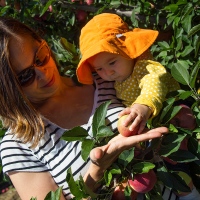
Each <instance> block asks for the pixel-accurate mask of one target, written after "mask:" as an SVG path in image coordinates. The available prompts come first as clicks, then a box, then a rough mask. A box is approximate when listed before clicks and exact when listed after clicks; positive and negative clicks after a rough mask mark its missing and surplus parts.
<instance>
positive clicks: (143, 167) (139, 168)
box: [132, 162, 155, 174]
mask: <svg viewBox="0 0 200 200" xmlns="http://www.w3.org/2000/svg"><path fill="white" fill-rule="evenodd" d="M154 167H155V165H154V164H153V163H151V162H139V163H136V164H134V165H133V166H132V172H133V173H134V174H143V173H148V172H149V170H150V169H153V168H154Z"/></svg>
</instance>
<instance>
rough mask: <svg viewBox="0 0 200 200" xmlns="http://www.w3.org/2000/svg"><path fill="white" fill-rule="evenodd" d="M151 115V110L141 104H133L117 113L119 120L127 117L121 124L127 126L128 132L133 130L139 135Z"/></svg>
mask: <svg viewBox="0 0 200 200" xmlns="http://www.w3.org/2000/svg"><path fill="white" fill-rule="evenodd" d="M151 114H152V110H151V109H150V108H149V107H148V106H146V105H142V104H133V105H132V106H131V107H127V108H125V109H124V110H123V111H121V112H120V113H119V118H120V117H122V116H123V115H128V117H126V119H125V120H124V122H123V125H124V126H126V127H127V126H129V130H130V131H133V130H135V129H137V130H138V134H140V133H141V132H142V131H143V130H144V128H145V126H146V122H147V120H148V119H149V117H150V116H151Z"/></svg>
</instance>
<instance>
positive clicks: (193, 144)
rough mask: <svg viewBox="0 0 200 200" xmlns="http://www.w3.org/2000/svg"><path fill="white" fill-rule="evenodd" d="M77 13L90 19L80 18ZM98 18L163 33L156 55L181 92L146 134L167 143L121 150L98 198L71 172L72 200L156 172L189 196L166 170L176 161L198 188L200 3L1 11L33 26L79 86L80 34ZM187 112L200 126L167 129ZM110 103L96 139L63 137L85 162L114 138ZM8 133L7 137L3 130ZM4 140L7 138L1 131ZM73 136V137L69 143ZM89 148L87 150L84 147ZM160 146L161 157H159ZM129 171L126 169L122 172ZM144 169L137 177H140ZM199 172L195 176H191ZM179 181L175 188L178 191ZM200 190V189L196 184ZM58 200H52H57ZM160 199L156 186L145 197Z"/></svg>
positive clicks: (105, 3) (19, 6) (26, 0)
mask: <svg viewBox="0 0 200 200" xmlns="http://www.w3.org/2000/svg"><path fill="white" fill-rule="evenodd" d="M80 10H82V11H84V12H85V13H86V15H84V16H85V17H84V18H82V19H81V18H80ZM101 12H112V13H117V14H119V15H121V17H122V18H123V19H124V20H125V21H126V22H127V23H128V24H129V26H130V27H141V28H153V29H157V30H159V31H160V34H159V37H158V40H157V41H156V43H155V44H154V45H153V46H152V48H151V50H152V52H153V54H154V57H155V58H156V60H158V61H159V62H161V63H162V64H163V65H164V66H165V67H166V68H167V70H168V71H169V72H170V73H171V74H172V76H173V77H174V78H175V79H176V80H177V81H178V82H179V83H180V85H181V89H180V90H178V91H176V92H174V93H171V94H169V96H168V97H167V99H166V101H165V102H164V106H163V110H162V111H161V113H160V114H159V115H158V116H157V117H156V118H154V119H153V120H152V121H149V122H148V128H154V127H159V126H167V127H169V129H170V133H169V134H168V135H166V136H164V137H163V138H162V139H154V140H152V141H151V142H150V143H143V144H142V147H143V148H142V149H141V151H140V156H139V157H137V158H136V157H135V149H134V148H133V149H130V150H129V151H124V152H123V153H122V154H121V155H120V157H119V159H118V160H117V161H116V162H115V163H114V164H113V165H112V166H111V168H110V169H108V170H107V171H106V172H105V176H104V178H103V179H102V180H101V181H102V182H101V183H102V185H103V187H102V190H101V193H100V194H99V195H98V196H96V195H95V194H93V193H91V192H90V191H88V189H87V188H86V186H85V185H84V182H83V180H82V178H81V177H80V180H79V181H75V180H73V177H72V175H71V173H70V170H69V171H68V175H67V177H66V181H68V183H69V185H70V186H71V187H73V188H75V186H76V188H78V189H77V190H73V191H72V192H73V194H74V195H75V199H81V198H83V197H85V196H87V195H89V196H91V197H92V198H93V199H106V198H108V197H109V196H110V195H111V194H112V192H113V189H114V187H115V185H113V183H114V182H116V181H117V182H120V181H123V180H124V179H125V178H127V176H128V174H127V171H128V172H130V173H131V174H132V176H133V177H134V173H136V172H138V173H143V172H144V171H148V170H150V169H152V168H154V170H156V174H157V176H158V179H159V181H161V182H163V184H164V185H166V186H168V187H170V188H173V190H175V191H177V190H180V189H181V190H182V191H187V190H188V188H187V187H186V185H185V183H184V181H183V180H182V179H180V178H179V177H177V174H175V173H174V172H173V171H170V170H168V169H167V167H166V165H165V162H163V157H169V158H170V159H172V160H173V161H176V162H181V163H188V165H189V166H190V167H191V168H192V169H193V173H192V178H193V181H194V183H199V177H198V176H199V174H200V163H199V159H200V145H199V143H198V141H199V139H200V128H199V125H200V114H199V113H200V112H199V109H200V105H199V103H200V97H199V94H200V75H199V68H200V24H199V21H200V2H199V1H198V0H191V1H187V0H179V1H173V0H170V1H168V0H164V1H162V2H160V1H156V0H151V1H147V0H139V1H136V0H94V2H93V4H91V5H87V3H86V1H82V0H79V1H71V0H66V1H56V0H49V1H45V0H43V1H42V0H41V1H40V0H33V1H30V0H7V1H6V5H4V6H2V7H0V16H11V17H13V18H16V19H19V20H20V21H22V22H24V23H26V24H27V25H29V26H31V27H33V28H34V29H35V30H37V31H38V33H39V34H40V35H41V36H42V37H43V38H45V39H46V40H47V41H48V43H49V45H50V46H51V49H52V51H53V53H54V55H55V59H56V61H57V62H58V64H59V70H60V73H61V74H62V75H67V76H71V77H73V78H75V79H76V75H75V70H76V67H77V64H78V61H79V58H80V56H81V55H80V52H79V45H78V37H79V34H80V30H81V28H82V27H83V26H84V25H85V23H86V22H87V21H88V20H89V19H91V18H92V17H93V16H94V15H96V14H98V13H101ZM182 102H184V103H185V104H187V105H189V106H190V107H191V109H192V111H193V113H194V115H195V117H196V123H197V127H196V129H195V130H194V131H191V130H187V129H184V128H181V127H175V126H173V125H171V124H170V120H171V119H172V118H173V117H174V116H175V115H176V113H177V112H178V111H179V109H180V108H179V106H177V105H178V104H179V103H182ZM108 106H109V102H106V103H104V104H102V105H101V106H100V107H99V108H98V109H97V111H96V113H95V116H94V119H93V125H92V130H93V134H94V135H93V137H91V136H89V135H88V133H87V131H86V130H84V129H83V128H81V127H75V128H74V129H72V130H70V131H69V132H67V133H65V134H64V136H63V139H65V140H81V141H82V148H83V151H82V157H83V159H86V158H87V157H88V155H89V152H90V150H91V149H92V148H94V147H96V146H98V145H102V144H105V143H106V142H107V141H108V140H109V139H110V138H111V137H113V133H112V131H111V130H110V129H109V128H108V127H107V126H106V125H105V120H104V118H105V115H106V111H107V107H108ZM2 131H3V130H2ZM1 133H2V135H3V134H4V132H1ZM71 135H73V136H75V137H71ZM184 139H187V140H188V145H187V148H188V150H187V151H186V150H180V148H179V147H180V145H181V142H182V141H183V140H184ZM86 147H87V148H86ZM158 147H159V151H158ZM124 169H126V170H124ZM138 169H139V171H138ZM194 169H195V170H194ZM174 180H176V181H175V182H176V184H174ZM196 186H197V187H199V185H197V184H196ZM60 191H61V190H58V191H57V192H56V193H55V194H54V193H49V194H48V195H47V197H46V198H45V199H46V200H47V199H57V198H58V197H59V195H60ZM128 191H129V190H126V192H127V194H129V192H128ZM54 195H55V196H54ZM155 196H156V199H159V197H160V191H159V190H158V185H156V186H155V188H154V189H153V190H152V191H150V192H149V194H146V198H147V199H150V197H154V198H155Z"/></svg>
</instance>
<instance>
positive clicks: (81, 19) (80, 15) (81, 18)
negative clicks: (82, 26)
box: [76, 10, 87, 22]
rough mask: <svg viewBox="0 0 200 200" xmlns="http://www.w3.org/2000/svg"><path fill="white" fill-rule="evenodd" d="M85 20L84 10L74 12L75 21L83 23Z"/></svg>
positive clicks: (85, 13)
mask: <svg viewBox="0 0 200 200" xmlns="http://www.w3.org/2000/svg"><path fill="white" fill-rule="evenodd" d="M86 18H87V12H86V11H84V10H77V11H76V19H77V20H78V21H79V22H84V21H85V20H86Z"/></svg>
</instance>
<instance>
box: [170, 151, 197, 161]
mask: <svg viewBox="0 0 200 200" xmlns="http://www.w3.org/2000/svg"><path fill="white" fill-rule="evenodd" d="M166 156H168V157H169V158H170V159H172V160H174V161H177V162H179V163H185V162H186V163H187V162H192V161H195V160H198V158H197V157H196V156H195V155H194V154H192V153H191V152H189V151H187V150H182V149H178V150H177V151H176V152H173V153H171V154H170V155H166Z"/></svg>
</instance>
